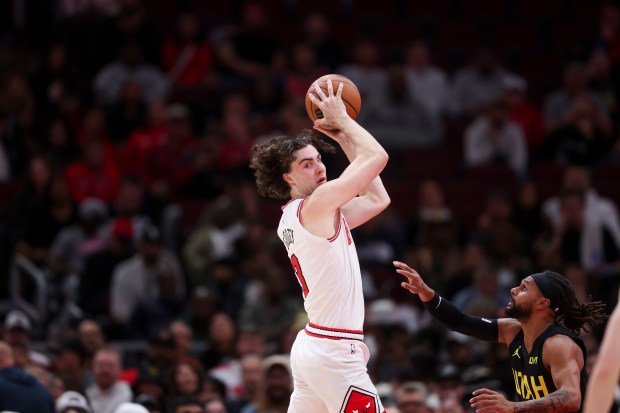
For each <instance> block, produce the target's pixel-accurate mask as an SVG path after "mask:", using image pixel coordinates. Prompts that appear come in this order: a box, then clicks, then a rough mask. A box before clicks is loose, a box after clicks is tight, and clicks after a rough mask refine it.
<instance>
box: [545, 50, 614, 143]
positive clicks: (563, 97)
mask: <svg viewBox="0 0 620 413" xmlns="http://www.w3.org/2000/svg"><path fill="white" fill-rule="evenodd" d="M586 109H587V112H586V115H587V119H589V120H590V121H591V122H592V127H593V128H594V129H595V130H598V131H600V132H601V134H602V135H604V136H608V135H609V134H610V133H611V128H612V123H611V121H610V119H609V108H608V106H607V104H606V103H605V101H604V100H603V98H602V97H601V96H600V95H599V94H598V93H597V92H594V91H592V90H590V88H589V87H588V74H587V71H586V67H585V66H584V65H583V64H582V63H578V62H571V63H569V64H568V65H567V66H566V68H565V69H564V84H563V86H562V88H560V89H558V90H556V91H555V92H553V93H551V94H550V95H548V96H547V98H546V99H545V102H544V111H543V115H544V118H545V128H546V131H547V134H552V133H555V132H557V131H560V130H562V129H564V128H567V127H571V126H577V125H578V123H579V120H580V119H583V112H584V110H586Z"/></svg>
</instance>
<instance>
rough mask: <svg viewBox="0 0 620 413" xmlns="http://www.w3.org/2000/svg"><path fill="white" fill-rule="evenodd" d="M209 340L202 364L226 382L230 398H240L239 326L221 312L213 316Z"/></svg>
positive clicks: (212, 375)
mask: <svg viewBox="0 0 620 413" xmlns="http://www.w3.org/2000/svg"><path fill="white" fill-rule="evenodd" d="M207 342H208V346H207V349H206V351H205V352H204V354H203V355H202V365H203V366H204V368H205V370H206V371H207V373H208V374H209V376H211V377H212V378H214V379H217V380H219V381H221V382H222V383H224V384H225V386H226V393H227V394H228V398H229V399H230V400H235V399H238V398H239V397H240V396H241V395H240V386H241V368H240V366H239V361H238V360H237V346H236V344H237V326H236V324H235V322H234V320H233V319H232V318H231V317H230V316H229V315H228V314H226V313H222V312H220V313H217V314H215V315H214V316H213V318H212V319H211V325H210V326H209V337H208V338H207Z"/></svg>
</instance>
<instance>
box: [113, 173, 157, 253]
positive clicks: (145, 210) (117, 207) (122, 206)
mask: <svg viewBox="0 0 620 413" xmlns="http://www.w3.org/2000/svg"><path fill="white" fill-rule="evenodd" d="M152 209H153V206H152V205H151V204H150V203H149V198H148V196H147V194H146V191H145V188H144V186H143V185H142V184H141V182H140V181H138V179H136V178H133V177H129V176H125V177H124V178H123V180H122V181H121V185H120V188H119V190H118V194H117V195H116V198H115V199H114V201H113V202H112V205H111V211H110V215H113V216H116V217H117V219H118V218H127V219H128V220H130V222H131V225H132V228H133V238H134V241H136V242H137V241H139V240H140V234H142V233H143V232H144V229H145V228H146V227H148V226H149V225H150V223H151V219H152V218H153V217H152V215H153V212H152Z"/></svg>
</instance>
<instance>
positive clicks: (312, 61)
mask: <svg viewBox="0 0 620 413" xmlns="http://www.w3.org/2000/svg"><path fill="white" fill-rule="evenodd" d="M289 66H290V69H289V71H288V72H287V73H286V74H285V75H284V94H285V101H287V102H291V103H295V102H303V101H304V99H305V98H306V94H307V93H308V88H309V87H310V85H311V84H312V82H314V81H315V80H316V79H318V78H319V77H321V76H323V75H326V74H327V71H326V68H325V67H323V66H318V64H317V56H316V52H315V50H314V48H313V47H312V46H311V45H310V44H307V43H300V44H297V45H295V47H294V48H293V50H292V51H291V52H290V56H289Z"/></svg>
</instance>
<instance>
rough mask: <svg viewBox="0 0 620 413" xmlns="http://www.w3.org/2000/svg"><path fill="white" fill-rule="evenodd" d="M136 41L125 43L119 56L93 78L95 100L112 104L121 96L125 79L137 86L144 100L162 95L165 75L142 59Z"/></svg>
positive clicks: (165, 90)
mask: <svg viewBox="0 0 620 413" xmlns="http://www.w3.org/2000/svg"><path fill="white" fill-rule="evenodd" d="M142 56H143V53H142V51H141V50H140V46H139V45H138V44H137V43H129V44H127V45H126V46H125V47H124V48H123V50H122V52H121V53H120V55H119V58H118V59H117V60H115V61H113V62H111V63H109V64H107V65H106V66H104V67H103V68H102V69H101V70H100V71H99V72H98V73H97V75H96V77H95V80H94V82H93V92H94V94H95V98H96V99H97V102H98V103H100V104H103V105H113V104H115V103H116V102H118V101H119V99H120V98H121V94H122V90H123V87H124V86H125V84H126V83H127V81H130V80H133V81H135V82H136V83H137V84H138V85H139V86H140V90H141V98H142V100H143V101H144V102H150V101H152V100H153V99H157V98H164V97H165V96H166V95H167V93H168V89H169V87H170V85H169V81H168V79H167V78H166V75H165V74H164V73H162V72H161V71H160V70H159V69H158V68H157V67H156V66H153V65H151V64H149V63H146V62H145V61H144V60H143V58H142Z"/></svg>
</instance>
